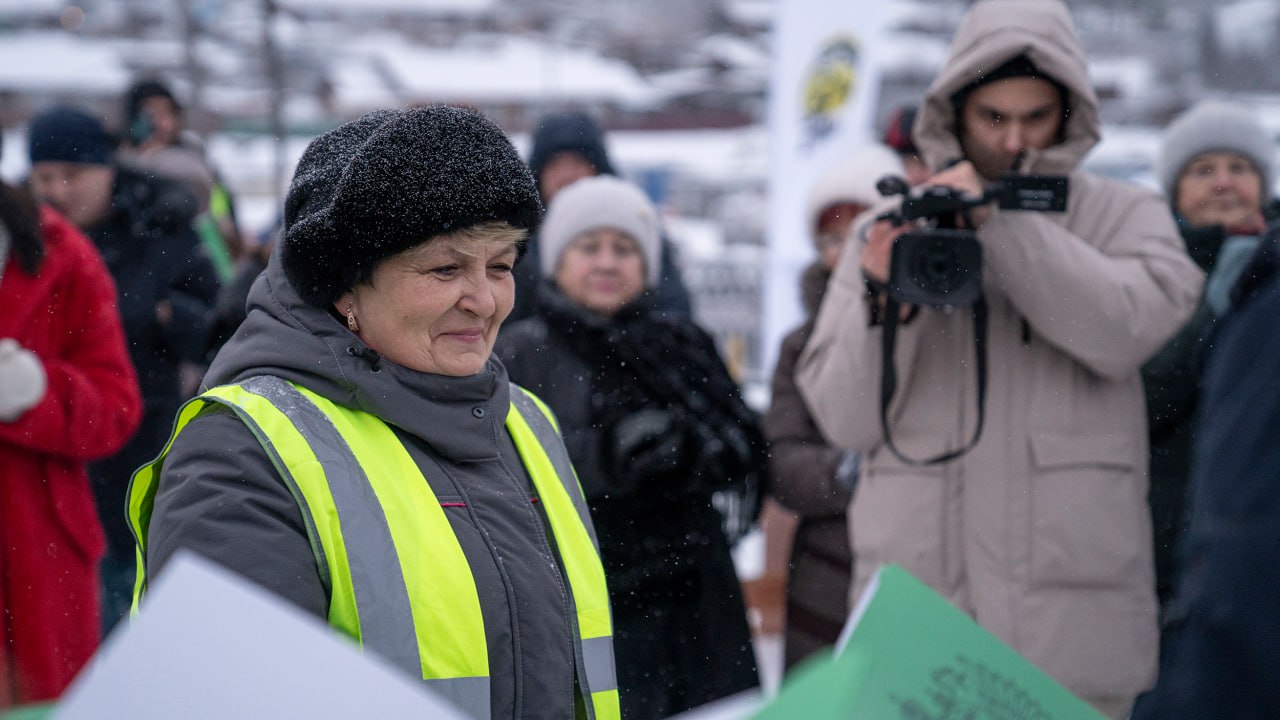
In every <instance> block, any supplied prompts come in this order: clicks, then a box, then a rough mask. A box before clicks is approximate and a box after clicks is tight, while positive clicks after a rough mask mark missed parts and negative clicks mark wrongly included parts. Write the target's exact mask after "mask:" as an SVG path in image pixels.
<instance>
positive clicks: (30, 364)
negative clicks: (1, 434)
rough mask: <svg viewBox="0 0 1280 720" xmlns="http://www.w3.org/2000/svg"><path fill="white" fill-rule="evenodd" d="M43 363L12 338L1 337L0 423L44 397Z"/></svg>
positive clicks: (16, 416) (26, 409)
mask: <svg viewBox="0 0 1280 720" xmlns="http://www.w3.org/2000/svg"><path fill="white" fill-rule="evenodd" d="M45 387H46V381H45V374H44V365H43V364H42V363H41V362H40V358H38V357H36V354H35V353H33V352H31V351H30V350H28V349H26V348H24V347H22V346H21V345H19V344H18V341H17V340H14V339H13V338H2V339H0V422H13V421H14V420H17V419H18V418H20V417H22V414H23V413H25V412H26V411H28V410H30V409H31V408H33V407H35V406H36V404H37V403H39V402H40V399H41V398H43V397H44V391H45Z"/></svg>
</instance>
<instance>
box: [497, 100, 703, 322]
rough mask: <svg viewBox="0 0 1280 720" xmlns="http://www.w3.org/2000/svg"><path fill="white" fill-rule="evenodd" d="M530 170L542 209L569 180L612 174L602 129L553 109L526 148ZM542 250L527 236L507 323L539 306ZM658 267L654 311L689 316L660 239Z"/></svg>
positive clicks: (685, 295) (685, 293) (670, 252)
mask: <svg viewBox="0 0 1280 720" xmlns="http://www.w3.org/2000/svg"><path fill="white" fill-rule="evenodd" d="M529 171H530V172H532V173H533V177H534V179H535V180H536V181H537V183H538V193H539V194H540V195H541V197H542V204H543V206H544V207H549V206H550V204H551V201H552V200H553V199H555V196H556V194H557V193H559V192H560V191H561V190H563V189H564V188H565V187H567V186H569V185H570V184H572V183H574V182H576V181H578V180H581V179H582V178H586V177H595V176H596V175H616V174H617V173H616V172H615V170H614V168H613V164H612V163H611V162H609V154H608V151H607V150H606V149H605V140H604V133H603V132H602V131H601V129H600V126H599V125H598V124H597V123H596V121H595V120H594V119H593V118H592V117H591V116H590V115H588V114H586V113H583V112H562V113H551V114H549V115H546V116H544V117H542V118H541V119H540V120H539V121H538V129H537V130H536V131H535V132H534V134H533V146H532V148H531V149H530V152H529ZM540 254H541V249H540V243H539V242H538V236H537V235H534V236H533V237H531V238H529V250H528V252H526V253H525V256H524V257H523V258H521V260H520V262H519V263H518V264H517V265H516V307H515V310H513V311H512V314H511V322H515V321H516V320H521V319H523V318H526V317H529V316H530V315H532V314H533V312H534V309H535V308H536V306H537V298H538V285H539V284H541V283H543V282H544V279H543V277H542V272H541V269H540V267H539V260H538V257H539V255H540ZM661 263H662V266H661V271H660V272H659V274H658V278H659V279H658V286H657V288H656V289H655V290H654V297H655V299H656V302H657V309H658V310H659V311H660V312H664V313H673V314H675V315H679V316H681V317H689V316H690V315H691V312H692V311H691V308H690V303H689V290H688V288H686V287H685V285H684V279H683V278H682V277H681V275H680V267H679V265H678V264H677V262H676V249H675V246H673V245H672V244H671V241H670V240H668V239H667V238H666V237H665V236H664V237H663V238H662V258H661Z"/></svg>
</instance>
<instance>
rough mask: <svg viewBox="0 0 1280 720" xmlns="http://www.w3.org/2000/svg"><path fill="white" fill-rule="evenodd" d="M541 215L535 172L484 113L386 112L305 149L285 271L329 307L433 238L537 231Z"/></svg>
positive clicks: (441, 109)
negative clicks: (500, 226)
mask: <svg viewBox="0 0 1280 720" xmlns="http://www.w3.org/2000/svg"><path fill="white" fill-rule="evenodd" d="M541 217H542V204H541V202H539V200H538V191H537V188H536V187H535V185H534V182H533V177H532V176H530V174H529V171H528V169H527V168H525V166H524V163H522V162H521V161H520V157H519V155H517V154H516V151H515V148H513V147H512V146H511V142H510V140H508V139H507V136H506V135H504V134H503V132H502V130H500V129H499V128H498V126H497V125H494V124H493V123H492V122H491V121H489V120H488V119H487V118H485V117H484V116H483V115H481V114H479V113H477V112H475V111H473V110H467V109H463V108H456V107H449V106H444V105H434V106H430V107H415V108H409V109H406V110H378V111H375V112H371V113H369V114H368V115H365V116H364V117H362V118H360V119H358V120H354V121H352V122H349V123H347V124H346V125H342V126H340V127H338V128H335V129H334V130H331V131H329V132H327V133H325V134H324V135H321V136H320V137H318V138H316V139H315V140H313V141H312V142H311V144H310V145H308V146H307V149H306V152H304V153H303V154H302V159H301V160H299V161H298V167H297V170H296V171H295V172H294V175H293V184H292V185H290V187H289V194H288V197H286V198H285V204H284V247H283V252H282V261H283V264H284V272H285V275H286V276H287V277H288V278H289V282H290V283H292V284H293V286H294V289H296V290H297V291H298V294H299V295H301V296H302V298H303V299H304V300H306V301H307V302H308V303H310V304H312V305H315V306H317V307H321V308H328V307H330V306H331V305H332V304H333V302H334V301H335V300H337V299H338V297H340V296H341V295H342V293H344V292H346V291H347V290H350V289H351V288H352V287H354V286H355V285H356V283H357V282H359V281H360V280H361V279H362V278H364V277H366V276H367V274H368V272H369V270H370V269H372V268H373V266H374V265H376V264H377V263H378V262H379V261H380V260H383V259H385V258H388V257H390V256H392V255H395V254H396V253H399V252H401V251H404V250H407V249H409V248H411V247H413V246H414V245H417V244H418V243H421V242H423V241H425V240H427V239H429V238H431V237H434V236H437V235H442V234H445V233H451V232H456V231H458V230H464V229H466V228H468V227H473V226H475V225H478V224H480V223H484V222H490V221H503V222H507V223H509V224H511V225H512V226H514V227H517V228H522V229H525V230H529V231H532V230H534V229H535V228H536V227H537V225H538V223H539V221H540V220H541Z"/></svg>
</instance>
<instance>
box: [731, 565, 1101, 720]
mask: <svg viewBox="0 0 1280 720" xmlns="http://www.w3.org/2000/svg"><path fill="white" fill-rule="evenodd" d="M836 647H837V652H836V654H835V655H834V656H832V655H825V656H821V657H816V658H812V659H810V660H809V661H807V662H805V663H804V664H802V665H801V666H799V667H797V668H795V669H794V670H793V671H792V672H791V673H790V674H789V675H788V676H787V678H786V680H785V682H784V683H783V685H782V689H781V691H780V692H779V693H778V696H777V697H776V698H774V700H773V702H771V703H770V704H769V705H767V706H765V708H764V709H762V710H761V711H760V712H758V713H757V714H756V715H754V716H753V717H755V718H757V719H759V720H775V719H776V720H784V719H785V720H792V719H793V718H806V720H825V719H826V718H832V719H834V718H840V719H841V720H848V719H855V718H874V719H875V720H891V719H897V718H901V719H903V720H944V719H945V720H1102V715H1101V714H1099V713H1098V712H1097V711H1096V710H1094V709H1093V708H1092V707H1091V706H1090V705H1089V704H1088V703H1086V702H1084V701H1083V700H1081V699H1080V698H1078V697H1076V696H1075V695H1072V694H1071V692H1070V691H1068V690H1067V689H1066V688H1064V687H1062V686H1061V685H1059V684H1058V683H1057V682H1056V681H1055V680H1053V679H1052V678H1050V677H1049V676H1048V675H1046V674H1045V673H1044V672H1043V671H1041V670H1040V669H1039V668H1037V667H1036V666H1034V665H1032V664H1031V663H1030V662H1028V661H1027V660H1026V659H1025V658H1023V657H1022V656H1021V655H1019V654H1018V653H1017V652H1015V651H1014V650H1013V649H1012V648H1010V647H1009V646H1008V645H1005V644H1004V643H1003V642H1002V641H1000V640H999V639H998V638H996V637H995V636H994V635H992V634H991V633H989V632H987V631H986V630H984V629H982V628H981V627H979V626H978V624H977V623H975V622H974V621H973V619H972V618H970V617H969V616H968V615H966V614H965V613H963V612H961V611H960V610H958V609H957V608H956V607H955V606H953V605H952V604H951V603H949V602H948V601H947V600H946V599H945V598H943V597H942V596H941V595H938V594H937V593H935V592H934V591H933V590H931V589H929V588H928V587H927V586H926V585H925V584H924V583H922V582H920V581H919V580H917V579H916V578H915V577H913V576H912V575H911V574H910V573H908V572H907V571H906V570H903V569H902V568H900V567H898V566H897V565H886V566H884V567H882V568H880V570H879V571H878V572H877V573H876V576H875V578H874V579H873V580H872V582H871V583H870V585H869V586H868V587H867V589H866V591H865V592H863V594H862V597H861V598H860V600H859V602H858V607H857V608H856V609H855V610H854V612H853V613H852V614H851V617H850V620H849V623H848V625H847V626H846V627H845V631H844V634H843V636H842V637H841V642H840V643H839V644H837V646H836Z"/></svg>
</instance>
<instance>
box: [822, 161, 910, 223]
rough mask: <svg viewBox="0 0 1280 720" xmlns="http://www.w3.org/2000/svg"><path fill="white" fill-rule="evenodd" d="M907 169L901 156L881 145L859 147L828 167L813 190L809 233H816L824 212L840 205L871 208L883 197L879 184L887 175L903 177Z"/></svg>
mask: <svg viewBox="0 0 1280 720" xmlns="http://www.w3.org/2000/svg"><path fill="white" fill-rule="evenodd" d="M905 172H906V170H904V169H903V167H902V159H901V158H899V157H898V154H897V153H895V152H894V151H893V150H891V149H889V147H888V146H887V145H881V144H880V143H867V144H865V145H859V146H857V147H855V148H854V149H853V151H852V152H849V153H848V154H846V155H844V156H843V157H842V158H840V160H839V161H838V162H836V163H834V164H833V165H831V166H830V167H828V168H827V169H826V170H825V171H824V172H823V173H822V175H820V176H818V180H817V181H816V182H814V184H813V187H811V188H809V202H808V205H807V210H806V212H805V219H806V221H807V222H808V225H807V226H806V228H807V229H808V232H809V233H815V232H816V231H817V227H818V219H819V218H821V217H822V212H823V211H824V210H826V209H827V208H829V207H831V206H832V205H836V204H838V203H856V204H858V205H861V206H863V207H867V208H869V207H871V206H872V205H875V204H876V203H878V202H880V201H881V200H882V199H883V198H882V197H881V195H880V191H878V190H876V183H877V182H879V181H880V178H882V177H884V176H885V175H899V176H901V175H902V174H903V173H905Z"/></svg>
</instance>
